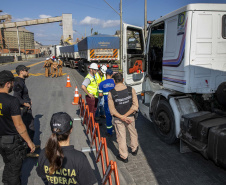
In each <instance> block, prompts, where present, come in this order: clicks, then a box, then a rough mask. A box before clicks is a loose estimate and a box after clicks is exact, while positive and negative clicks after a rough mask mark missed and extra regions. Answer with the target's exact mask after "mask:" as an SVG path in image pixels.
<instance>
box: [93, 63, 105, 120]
mask: <svg viewBox="0 0 226 185" xmlns="http://www.w3.org/2000/svg"><path fill="white" fill-rule="evenodd" d="M107 69H108V68H107V66H106V65H103V66H101V67H100V70H99V71H98V72H97V73H96V78H97V84H98V86H99V85H100V83H101V82H103V81H104V80H105V79H106V77H105V75H106V71H107ZM99 117H101V118H106V116H105V115H104V97H103V96H99V97H98V105H97V110H96V113H95V118H96V120H99Z"/></svg>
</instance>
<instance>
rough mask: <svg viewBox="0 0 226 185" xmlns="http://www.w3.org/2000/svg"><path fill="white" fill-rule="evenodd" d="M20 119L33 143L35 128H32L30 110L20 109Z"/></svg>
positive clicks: (32, 120) (32, 119)
mask: <svg viewBox="0 0 226 185" xmlns="http://www.w3.org/2000/svg"><path fill="white" fill-rule="evenodd" d="M21 117H22V120H23V122H24V124H25V126H26V128H27V132H28V135H29V136H30V138H31V140H32V141H33V140H34V135H35V126H34V117H33V115H32V110H31V109H27V107H23V108H22V109H21Z"/></svg>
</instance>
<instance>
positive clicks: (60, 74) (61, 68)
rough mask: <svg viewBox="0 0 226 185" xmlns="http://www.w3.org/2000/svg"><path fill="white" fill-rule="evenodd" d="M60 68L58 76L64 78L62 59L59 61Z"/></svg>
mask: <svg viewBox="0 0 226 185" xmlns="http://www.w3.org/2000/svg"><path fill="white" fill-rule="evenodd" d="M58 61H59V62H58V68H59V73H58V76H63V72H62V70H63V61H62V60H60V59H58Z"/></svg>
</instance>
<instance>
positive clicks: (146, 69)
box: [123, 4, 226, 160]
mask: <svg viewBox="0 0 226 185" xmlns="http://www.w3.org/2000/svg"><path fill="white" fill-rule="evenodd" d="M130 30H136V32H137V33H140V38H139V40H138V39H136V38H137V37H135V40H136V41H133V40H131V42H132V43H131V44H129V43H130V37H129V36H128V35H131V34H129V31H130ZM123 31H124V35H123V44H124V48H123V52H125V54H123V59H124V60H123V62H124V64H125V69H124V70H123V72H124V73H125V74H124V81H125V83H126V84H127V85H131V86H132V87H133V86H134V87H135V89H136V90H137V89H140V91H138V92H141V95H142V98H141V99H140V100H139V108H140V112H141V113H142V114H143V115H144V116H145V117H146V118H147V119H149V120H150V121H151V123H152V124H153V125H154V128H155V131H156V133H157V135H158V136H159V137H160V139H161V140H163V141H164V142H166V143H168V144H173V143H175V142H177V141H180V142H181V143H184V142H185V143H186V144H188V145H189V146H190V147H192V148H193V149H195V150H198V151H200V152H201V153H202V154H203V155H204V156H205V157H206V158H208V157H209V158H211V155H208V154H207V153H208V152H209V150H210V149H208V148H211V147H210V145H211V144H212V143H211V142H212V141H209V142H206V140H205V142H204V141H203V140H202V139H200V138H195V136H194V135H193V133H190V131H191V130H195V132H196V134H197V133H198V132H203V130H202V131H201V130H197V129H196V128H193V127H194V125H195V124H194V123H193V124H191V125H189V124H190V122H189V120H190V119H196V120H201V118H200V117H202V116H203V115H204V114H206V112H208V114H210V115H211V116H212V117H211V116H210V119H213V120H212V123H213V125H212V126H211V127H208V129H207V130H208V131H207V133H206V137H207V138H208V136H209V135H208V134H209V130H211V128H212V127H216V124H217V123H216V124H214V122H218V121H216V117H217V115H218V116H222V117H224V118H222V119H225V123H226V117H225V115H226V114H225V110H226V98H225V97H226V91H225V88H226V4H189V5H187V6H184V7H182V8H180V9H178V10H175V11H173V12H171V13H169V14H167V15H165V16H162V17H161V18H159V19H157V20H155V21H154V22H153V23H152V24H151V25H150V26H149V27H148V36H147V38H146V45H145V47H140V48H141V51H142V52H140V53H138V52H137V50H135V51H134V50H130V48H129V47H133V48H136V47H138V45H135V44H134V42H136V43H137V42H138V43H139V41H140V42H142V43H144V38H142V34H141V33H142V28H138V27H133V26H132V25H127V26H126V25H125V26H124V30H123ZM132 35H133V34H132ZM135 35H136V34H135ZM126 47H127V50H126ZM126 52H127V53H126ZM130 52H132V53H130ZM134 58H135V59H134ZM133 59H134V60H135V62H132V61H134V60H133ZM138 60H142V67H143V72H142V73H139V71H137V72H138V73H137V72H136V71H135V70H131V69H132V68H133V67H134V64H136V62H137V61H138ZM130 72H133V73H132V74H131V73H130ZM207 117H208V116H207ZM218 123H219V122H218ZM185 124H188V125H189V126H188V125H187V126H188V127H189V128H190V130H189V129H188V127H186V126H185ZM200 124H201V121H200V122H198V123H197V125H199V126H200ZM201 125H202V126H200V128H203V127H205V129H206V127H207V126H206V125H208V124H207V123H206V122H205V121H204V124H201ZM197 128H198V126H197ZM200 135H201V134H200ZM225 142H226V138H225ZM181 146H182V145H181ZM221 147H223V146H221ZM223 160H225V159H223Z"/></svg>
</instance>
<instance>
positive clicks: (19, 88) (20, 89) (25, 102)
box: [13, 65, 39, 157]
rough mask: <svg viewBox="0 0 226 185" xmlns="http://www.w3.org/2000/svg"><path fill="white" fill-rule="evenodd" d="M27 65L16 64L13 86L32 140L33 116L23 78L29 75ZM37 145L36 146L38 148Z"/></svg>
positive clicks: (35, 155) (30, 155) (36, 155)
mask: <svg viewBox="0 0 226 185" xmlns="http://www.w3.org/2000/svg"><path fill="white" fill-rule="evenodd" d="M29 69H30V68H29V67H26V66H24V65H18V66H17V67H16V73H17V74H18V77H16V78H15V83H14V87H13V91H14V94H13V96H15V97H16V98H18V100H19V102H20V107H21V117H22V120H23V122H24V124H25V125H26V127H27V130H28V134H29V136H30V138H31V140H32V141H33V140H34V134H35V127H34V117H33V115H32V109H31V105H32V102H31V99H30V97H29V94H28V89H27V86H26V84H25V79H26V78H28V77H29V72H28V70H29ZM38 147H39V145H37V146H36V148H38ZM38 156H39V155H38V154H36V153H32V154H30V153H28V155H27V157H38Z"/></svg>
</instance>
